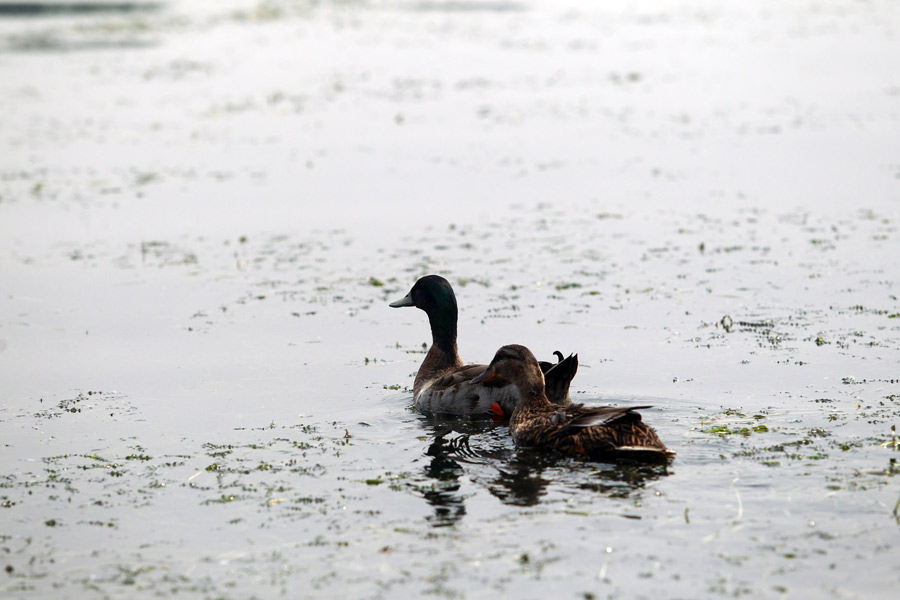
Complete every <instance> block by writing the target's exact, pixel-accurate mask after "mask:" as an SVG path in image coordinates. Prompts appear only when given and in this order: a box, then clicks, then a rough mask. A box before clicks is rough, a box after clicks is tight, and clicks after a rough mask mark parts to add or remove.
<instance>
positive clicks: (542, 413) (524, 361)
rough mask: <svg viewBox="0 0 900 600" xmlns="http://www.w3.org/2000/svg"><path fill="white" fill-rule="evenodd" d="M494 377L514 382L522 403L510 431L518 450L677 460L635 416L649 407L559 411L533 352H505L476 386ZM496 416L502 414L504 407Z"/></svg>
mask: <svg viewBox="0 0 900 600" xmlns="http://www.w3.org/2000/svg"><path fill="white" fill-rule="evenodd" d="M495 377H500V378H503V379H504V380H507V381H511V382H512V383H513V384H514V385H515V386H516V388H517V389H518V390H519V397H520V400H519V402H518V404H517V405H516V407H515V409H514V410H513V411H512V418H511V419H510V424H509V430H510V433H511V434H512V437H513V440H515V442H516V444H517V445H519V446H532V447H541V448H552V449H554V450H558V451H560V452H564V453H566V454H575V455H581V456H586V457H588V458H593V459H599V460H609V459H617V458H631V459H635V460H642V461H653V462H664V461H667V460H669V459H671V458H672V457H674V456H675V453H674V452H672V451H671V450H669V449H668V448H666V446H665V444H663V443H662V441H661V440H660V439H659V436H657V435H656V432H655V431H653V429H651V428H650V427H649V426H648V425H645V424H644V423H643V422H642V421H641V415H639V414H638V413H637V412H635V411H636V410H638V409H641V408H650V407H649V406H633V407H630V408H618V407H614V406H597V407H587V406H584V405H583V404H573V405H571V406H567V407H564V408H560V407H559V406H555V405H554V404H552V403H551V402H550V401H549V400H548V399H547V394H546V392H545V391H544V376H543V374H542V373H541V369H540V366H539V365H538V362H537V360H536V359H535V358H534V355H533V354H532V353H531V351H530V350H529V349H528V348H526V347H524V346H517V345H510V346H503V347H502V348H500V349H499V350H498V351H497V354H496V355H494V360H492V361H491V364H490V365H488V367H487V369H485V370H484V372H483V373H482V374H481V375H479V376H478V377H476V378H474V379H473V380H472V381H471V383H472V384H481V385H484V384H485V383H489V382H490V381H492V380H493V379H494V378H495ZM493 410H494V412H496V413H498V414H503V410H502V407H500V406H494V407H493Z"/></svg>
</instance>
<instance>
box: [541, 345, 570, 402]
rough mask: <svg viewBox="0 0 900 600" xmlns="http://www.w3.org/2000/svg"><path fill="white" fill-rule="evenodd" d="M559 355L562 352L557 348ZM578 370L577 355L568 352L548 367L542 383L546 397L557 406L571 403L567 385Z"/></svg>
mask: <svg viewBox="0 0 900 600" xmlns="http://www.w3.org/2000/svg"><path fill="white" fill-rule="evenodd" d="M557 353H558V354H559V356H562V353H561V352H559V351H558V350H557ZM577 372H578V355H577V354H570V355H569V356H568V358H564V359H562V360H561V361H559V362H558V363H556V364H555V365H551V366H550V368H549V369H547V370H546V371H544V385H545V387H546V391H547V398H549V399H550V402H552V403H553V404H556V405H557V406H567V405H569V404H570V403H571V399H570V398H569V385H570V384H571V383H572V379H573V378H574V377H575V373H577Z"/></svg>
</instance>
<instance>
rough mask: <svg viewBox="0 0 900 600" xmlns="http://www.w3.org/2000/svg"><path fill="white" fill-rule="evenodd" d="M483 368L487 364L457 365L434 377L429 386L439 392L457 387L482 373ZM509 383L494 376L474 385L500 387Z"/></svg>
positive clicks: (485, 367)
mask: <svg viewBox="0 0 900 600" xmlns="http://www.w3.org/2000/svg"><path fill="white" fill-rule="evenodd" d="M485 369H487V365H465V366H463V367H457V368H456V369H454V370H452V371H450V372H448V373H445V374H443V375H441V376H440V377H438V378H436V379H434V380H433V381H432V382H431V385H430V386H429V387H430V388H431V390H433V391H438V392H440V391H443V390H446V389H449V388H453V387H457V386H459V385H461V384H466V385H468V384H469V381H471V380H472V379H474V378H475V377H477V376H478V375H481V374H482V373H484V370H485ZM509 383H510V382H509V381H507V380H505V379H503V378H502V377H494V378H493V379H491V380H490V381H485V382H482V383H479V384H476V385H479V386H484V387H489V388H500V387H505V386H507V385H509Z"/></svg>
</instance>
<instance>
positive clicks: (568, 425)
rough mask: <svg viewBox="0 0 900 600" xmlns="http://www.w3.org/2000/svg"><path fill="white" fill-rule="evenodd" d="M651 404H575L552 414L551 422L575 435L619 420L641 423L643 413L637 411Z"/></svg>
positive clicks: (565, 432) (562, 430)
mask: <svg viewBox="0 0 900 600" xmlns="http://www.w3.org/2000/svg"><path fill="white" fill-rule="evenodd" d="M644 408H651V406H649V405H646V406H628V407H619V406H591V407H588V406H585V405H583V404H575V405H573V406H570V407H568V408H565V409H563V410H559V411H556V412H555V413H553V414H552V415H551V416H550V420H551V422H552V423H553V424H554V425H556V426H557V427H559V428H560V434H562V435H574V434H576V433H578V432H579V431H580V430H582V429H583V428H585V427H593V426H595V425H609V424H611V423H615V422H617V421H623V420H625V421H628V422H632V423H639V422H640V421H641V415H640V414H639V413H637V412H635V411H637V410H641V409H644Z"/></svg>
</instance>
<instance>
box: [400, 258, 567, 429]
mask: <svg viewBox="0 0 900 600" xmlns="http://www.w3.org/2000/svg"><path fill="white" fill-rule="evenodd" d="M390 306H392V307H393V308H400V307H404V306H415V307H416V308H420V309H422V310H424V311H425V314H427V315H428V322H429V323H430V324H431V339H432V343H431V348H429V349H428V353H427V354H426V355H425V360H423V361H422V365H421V366H420V367H419V370H418V371H417V372H416V379H415V381H414V383H413V400H414V402H415V404H416V407H418V408H419V410H422V411H425V412H432V413H447V414H455V415H465V414H479V413H483V414H490V412H491V407H492V406H493V405H494V404H498V405H499V406H500V407H502V408H503V410H506V411H508V412H509V413H511V412H512V410H513V408H515V406H516V403H517V401H518V399H519V395H518V391H517V389H516V386H514V385H512V383H511V382H509V381H506V380H504V379H503V378H502V377H500V378H496V379H494V380H493V381H490V382H487V383H478V384H473V383H470V380H471V379H472V378H473V377H475V376H476V375H478V374H480V373H482V372H483V371H484V369H485V368H486V367H485V365H463V362H462V360H461V359H460V358H459V352H458V350H457V347H456V324H457V319H458V314H459V309H458V308H457V305H456V294H454V293H453V288H452V287H451V286H450V282H448V281H447V280H446V279H444V278H443V277H441V276H439V275H426V276H425V277H422V278H421V279H419V280H418V281H417V282H416V283H415V285H413V287H412V289H411V290H410V291H409V293H408V294H407V295H406V296H405V297H404V298H401V299H400V300H397V301H396V302H392V303H391V304H390ZM556 354H557V356H558V358H559V361H558V362H556V363H549V362H548V363H544V364H545V367H546V369H545V371H546V372H545V373H544V374H543V376H542V381H543V380H544V379H543V377H545V378H546V381H547V391H548V393H549V397H550V400H549V401H551V402H553V403H555V404H556V405H557V406H566V405H567V404H569V403H570V400H569V384H570V383H571V381H572V378H573V377H575V372H576V371H577V370H578V356H577V355H570V356H569V357H568V358H565V359H563V358H562V353H560V352H559V351H557V353H556Z"/></svg>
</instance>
